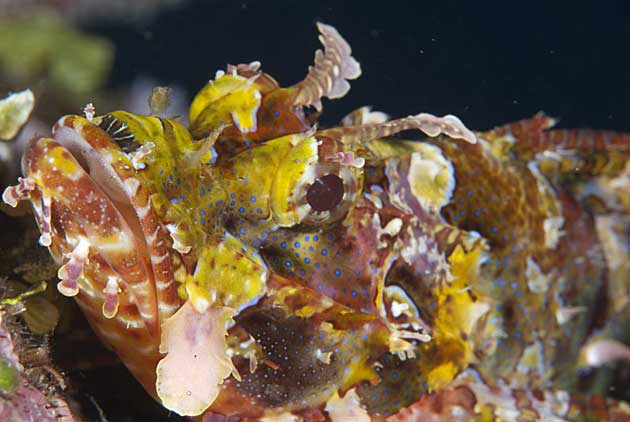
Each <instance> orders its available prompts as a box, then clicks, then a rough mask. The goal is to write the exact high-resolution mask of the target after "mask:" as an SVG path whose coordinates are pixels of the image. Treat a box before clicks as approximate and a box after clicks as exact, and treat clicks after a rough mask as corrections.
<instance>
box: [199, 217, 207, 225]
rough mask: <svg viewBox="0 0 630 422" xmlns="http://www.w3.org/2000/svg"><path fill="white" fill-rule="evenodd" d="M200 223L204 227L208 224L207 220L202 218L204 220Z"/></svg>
mask: <svg viewBox="0 0 630 422" xmlns="http://www.w3.org/2000/svg"><path fill="white" fill-rule="evenodd" d="M199 221H200V222H201V225H202V226H203V225H205V224H206V219H205V218H202V219H201V220H199Z"/></svg>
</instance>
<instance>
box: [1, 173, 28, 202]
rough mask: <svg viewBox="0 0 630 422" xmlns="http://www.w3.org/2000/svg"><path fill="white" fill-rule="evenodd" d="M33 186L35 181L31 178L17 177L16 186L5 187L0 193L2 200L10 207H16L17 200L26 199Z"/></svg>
mask: <svg viewBox="0 0 630 422" xmlns="http://www.w3.org/2000/svg"><path fill="white" fill-rule="evenodd" d="M34 188H35V182H33V180H31V179H29V178H28V177H27V178H23V177H18V184H17V185H16V186H9V187H7V188H6V189H5V190H4V192H3V193H2V200H3V201H4V202H5V203H6V204H7V205H9V206H10V207H13V208H15V207H17V205H18V202H20V201H21V200H22V199H27V198H28V194H29V192H30V191H32V190H33V189H34Z"/></svg>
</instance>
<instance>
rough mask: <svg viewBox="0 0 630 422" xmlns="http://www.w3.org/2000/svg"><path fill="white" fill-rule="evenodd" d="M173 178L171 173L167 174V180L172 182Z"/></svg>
mask: <svg viewBox="0 0 630 422" xmlns="http://www.w3.org/2000/svg"><path fill="white" fill-rule="evenodd" d="M173 179H174V177H173V175H172V174H169V175H168V180H169V181H170V182H172V181H173Z"/></svg>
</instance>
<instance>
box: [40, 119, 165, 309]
mask: <svg viewBox="0 0 630 422" xmlns="http://www.w3.org/2000/svg"><path fill="white" fill-rule="evenodd" d="M65 122H66V118H62V119H60V120H59V121H58V122H57V124H55V126H54V127H53V131H52V134H53V139H54V140H55V141H56V142H57V143H58V144H59V145H61V146H62V147H64V148H65V149H66V150H68V152H69V153H70V154H71V155H72V157H73V158H74V159H75V160H76V161H77V162H78V163H79V165H81V167H82V168H83V170H84V171H85V173H86V176H87V177H89V178H90V180H91V181H92V183H94V184H95V185H96V186H97V187H98V188H99V189H100V190H101V192H102V193H103V195H104V196H105V197H106V198H108V199H109V201H110V202H111V203H112V205H113V206H114V207H115V208H116V210H117V211H118V213H119V214H120V217H121V218H122V220H123V221H124V222H125V224H127V226H128V227H129V230H130V231H131V233H132V234H133V237H134V239H135V243H136V245H137V246H138V248H137V253H138V254H139V256H141V257H142V259H143V260H144V262H145V263H146V265H145V268H146V271H147V273H148V276H149V277H150V279H151V280H152V282H154V280H155V276H154V274H153V268H152V265H151V262H150V254H149V245H148V244H147V236H146V234H145V232H144V230H143V227H142V223H141V221H140V217H139V215H138V211H137V209H136V207H135V206H134V204H133V201H132V198H131V194H130V192H128V190H127V189H126V188H125V185H124V183H123V181H122V178H121V177H120V176H119V175H118V173H117V172H116V170H115V168H114V167H113V166H112V165H111V163H110V162H108V161H107V159H105V158H104V156H103V154H102V153H101V152H100V151H99V150H98V149H97V148H96V147H95V146H94V145H92V144H91V143H90V141H89V140H87V139H85V137H84V136H83V135H82V133H81V126H79V127H77V126H74V127H72V126H69V125H67V124H66V123H65ZM84 124H90V125H93V124H92V123H91V122H86V123H84ZM93 126H95V127H97V126H96V125H93ZM107 136H109V135H107ZM112 142H113V141H112ZM155 305H156V306H157V302H156V304H155Z"/></svg>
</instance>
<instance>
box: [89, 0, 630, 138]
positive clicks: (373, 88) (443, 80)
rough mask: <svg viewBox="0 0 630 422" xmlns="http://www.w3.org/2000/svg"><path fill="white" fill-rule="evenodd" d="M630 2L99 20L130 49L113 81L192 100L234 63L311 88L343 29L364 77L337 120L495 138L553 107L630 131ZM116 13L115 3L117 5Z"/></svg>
mask: <svg viewBox="0 0 630 422" xmlns="http://www.w3.org/2000/svg"><path fill="white" fill-rule="evenodd" d="M629 3H630V2H628V1H569V0H555V1H554V0H548V1H538V0H535V1H518V2H517V1H505V0H504V1H473V0H470V1H454V0H446V1H424V0H417V1H400V0H388V1H367V0H365V1H341V0H339V1H330V0H326V1H297V0H279V1H263V0H242V1H229V0H223V1H216V0H206V1H201V0H199V1H189V2H187V3H186V4H185V5H184V6H183V7H178V8H173V9H169V10H166V11H163V12H160V13H159V14H158V15H157V16H156V17H155V18H154V19H152V20H151V21H149V22H144V23H140V24H133V25H131V24H124V25H123V24H116V23H112V22H109V23H106V24H105V23H100V24H99V23H93V24H89V25H87V26H85V27H84V29H86V30H88V31H89V32H93V33H97V34H101V35H105V36H107V37H109V38H110V39H112V40H113V41H114V43H115V45H116V61H115V65H114V71H113V76H112V80H111V82H110V83H111V85H113V86H120V85H124V84H127V83H129V82H130V81H132V80H134V79H135V78H137V77H139V76H152V77H154V78H155V79H156V80H157V81H158V82H159V83H162V84H175V83H176V84H179V85H183V86H184V87H185V88H186V89H187V92H188V95H190V96H192V95H193V94H194V92H196V91H197V90H198V89H199V88H200V87H201V86H203V84H204V83H205V82H206V81H207V80H208V79H211V78H213V77H214V73H215V71H216V70H218V69H224V68H225V65H226V63H240V62H249V61H252V60H260V61H261V62H262V64H263V69H264V70H265V71H267V72H268V73H270V74H271V75H273V76H274V77H275V78H276V79H277V80H278V81H279V82H280V83H281V84H283V85H285V86H286V85H290V84H293V83H295V82H297V81H299V80H301V79H302V78H303V77H304V76H305V74H306V71H307V66H308V65H309V64H311V63H312V59H313V53H314V51H315V49H317V48H319V42H318V40H317V31H316V28H315V22H316V21H322V22H325V23H328V24H331V25H333V26H335V27H336V28H337V29H338V30H339V31H340V33H341V34H342V35H343V36H344V37H345V38H346V39H347V40H348V42H349V43H350V44H351V46H352V47H353V52H354V55H355V57H356V58H357V59H358V60H359V61H360V63H361V65H362V68H363V75H362V77H361V78H360V79H359V80H357V81H354V82H353V83H352V90H351V91H350V93H349V95H348V96H346V97H345V98H344V99H342V100H341V101H336V102H334V103H330V104H328V106H327V107H326V105H325V110H326V112H325V114H324V116H323V121H324V123H327V124H333V123H335V122H336V121H337V120H338V119H339V118H340V117H341V116H343V115H344V114H345V113H346V112H348V111H350V110H352V109H354V108H356V107H358V106H361V105H367V104H370V105H373V106H374V107H375V109H378V110H382V111H386V112H388V113H389V114H391V115H392V116H402V115H408V114H415V113H418V112H421V111H427V112H431V113H434V114H440V115H442V114H447V113H452V114H456V115H457V116H459V117H460V118H461V119H462V120H463V121H464V122H465V123H466V124H467V125H468V126H469V127H471V128H474V129H485V128H489V127H491V126H494V125H496V124H499V123H503V122H507V121H512V120H517V119H520V118H524V117H527V116H530V115H532V114H534V113H536V112H537V111H539V110H544V111H545V112H547V113H548V114H550V115H552V116H554V117H560V118H561V121H560V125H561V126H563V127H593V128H602V129H603V128H605V129H615V130H626V131H628V130H630V7H629ZM104 7H105V6H104Z"/></svg>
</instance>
